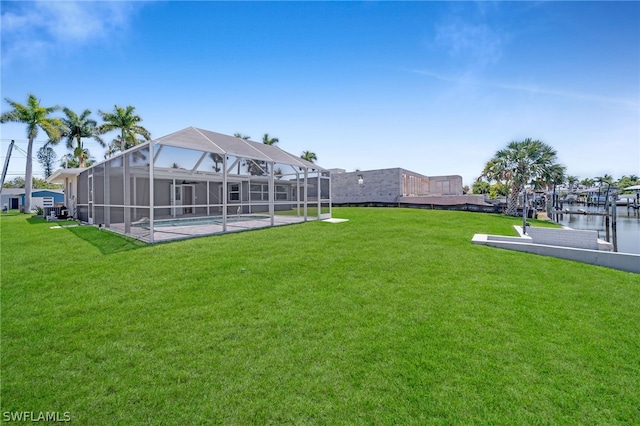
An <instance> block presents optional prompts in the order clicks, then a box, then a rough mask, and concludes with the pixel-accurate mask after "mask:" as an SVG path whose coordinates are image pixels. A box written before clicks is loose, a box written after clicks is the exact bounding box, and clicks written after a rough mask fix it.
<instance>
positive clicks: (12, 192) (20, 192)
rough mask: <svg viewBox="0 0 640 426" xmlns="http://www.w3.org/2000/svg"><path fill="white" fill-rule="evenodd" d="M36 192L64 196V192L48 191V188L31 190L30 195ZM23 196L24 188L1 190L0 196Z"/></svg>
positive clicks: (57, 190)
mask: <svg viewBox="0 0 640 426" xmlns="http://www.w3.org/2000/svg"><path fill="white" fill-rule="evenodd" d="M36 192H51V193H54V194H64V192H62V191H60V190H59V189H50V188H33V189H32V190H31V195H33V194H35V193H36ZM7 194H8V195H24V188H2V195H7Z"/></svg>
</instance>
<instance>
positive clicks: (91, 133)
mask: <svg viewBox="0 0 640 426" xmlns="http://www.w3.org/2000/svg"><path fill="white" fill-rule="evenodd" d="M62 111H63V112H64V115H66V116H67V117H66V118H63V119H62V123H63V124H64V127H65V129H64V131H63V134H62V137H64V138H67V148H69V149H72V150H73V155H74V156H75V158H77V159H78V167H86V165H85V160H87V159H88V158H89V157H90V155H89V152H88V151H87V150H86V149H85V148H84V146H83V145H82V138H93V139H94V140H95V141H96V142H98V143H99V144H100V145H101V146H103V147H104V146H106V144H105V143H104V141H103V140H102V139H101V138H100V136H98V128H97V126H98V123H96V121H95V120H93V119H91V118H89V115H91V111H90V110H88V109H85V110H84V111H82V114H80V115H78V114H76V113H75V112H73V111H71V110H70V109H69V108H64V109H63V110H62ZM74 142H75V146H74Z"/></svg>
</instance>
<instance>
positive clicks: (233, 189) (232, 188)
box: [229, 183, 240, 201]
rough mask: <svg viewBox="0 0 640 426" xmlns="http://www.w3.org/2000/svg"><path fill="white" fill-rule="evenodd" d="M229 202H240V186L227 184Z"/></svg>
mask: <svg viewBox="0 0 640 426" xmlns="http://www.w3.org/2000/svg"><path fill="white" fill-rule="evenodd" d="M229 201H240V184H239V183H231V184H229Z"/></svg>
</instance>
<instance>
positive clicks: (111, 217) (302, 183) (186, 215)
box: [76, 127, 331, 243]
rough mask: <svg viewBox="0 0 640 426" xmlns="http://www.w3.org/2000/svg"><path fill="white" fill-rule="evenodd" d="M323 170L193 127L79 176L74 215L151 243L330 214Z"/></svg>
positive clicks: (326, 176) (272, 149)
mask: <svg viewBox="0 0 640 426" xmlns="http://www.w3.org/2000/svg"><path fill="white" fill-rule="evenodd" d="M330 190H331V183H330V175H329V172H328V171H326V170H324V169H322V168H320V167H318V166H317V165H315V164H313V163H310V162H308V161H305V160H303V159H301V158H299V157H296V156H294V155H292V154H289V153H287V152H285V151H283V150H282V149H280V148H278V147H275V146H271V145H265V144H261V143H257V142H253V141H249V140H243V139H239V138H236V137H233V136H227V135H223V134H220V133H215V132H211V131H207V130H202V129H198V128H194V127H190V128H187V129H185V130H181V131H179V132H176V133H173V134H170V135H168V136H165V137H162V138H160V139H156V140H154V141H151V142H147V143H144V144H142V145H138V146H136V147H135V148H132V149H129V150H127V151H125V152H123V153H120V154H119V155H117V156H114V157H112V158H110V159H108V160H106V161H104V162H102V163H100V164H97V165H95V166H92V167H90V168H88V169H86V170H83V171H82V172H80V174H79V175H78V181H77V201H76V209H77V211H76V216H77V218H78V219H79V220H81V221H83V222H87V223H90V224H95V225H99V226H101V227H104V228H107V229H110V230H112V231H115V232H119V233H122V234H126V235H129V236H132V237H135V238H138V239H141V240H143V241H147V242H150V243H153V242H160V241H166V240H172V239H180V238H189V237H194V236H200V235H210V234H218V233H226V232H234V231H241V230H248V229H254V228H263V227H268V226H276V225H285V224H292V223H298V222H304V221H307V220H314V219H325V218H330V217H331V194H330Z"/></svg>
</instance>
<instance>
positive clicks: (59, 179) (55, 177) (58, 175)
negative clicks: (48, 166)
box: [47, 168, 86, 183]
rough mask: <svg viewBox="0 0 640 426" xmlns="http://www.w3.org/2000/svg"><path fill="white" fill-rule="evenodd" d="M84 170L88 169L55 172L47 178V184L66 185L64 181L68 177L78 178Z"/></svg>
mask: <svg viewBox="0 0 640 426" xmlns="http://www.w3.org/2000/svg"><path fill="white" fill-rule="evenodd" d="M83 170H86V169H84V168H83V169H79V168H76V169H58V170H56V171H55V172H53V173H52V174H51V176H49V177H48V178H47V182H49V183H64V179H65V178H67V177H74V176H78V175H79V174H80V172H82V171H83Z"/></svg>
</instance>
